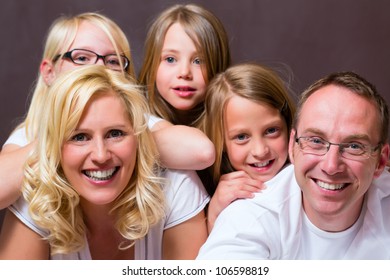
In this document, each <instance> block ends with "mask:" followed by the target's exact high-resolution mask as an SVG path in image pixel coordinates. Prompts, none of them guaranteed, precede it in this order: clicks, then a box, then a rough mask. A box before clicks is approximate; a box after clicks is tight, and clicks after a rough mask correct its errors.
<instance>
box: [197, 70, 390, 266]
mask: <svg viewBox="0 0 390 280" xmlns="http://www.w3.org/2000/svg"><path fill="white" fill-rule="evenodd" d="M388 127H389V111H388V107H387V105H386V102H385V100H384V99H383V98H382V97H381V96H380V95H379V94H378V93H377V92H376V89H375V88H374V86H373V85H371V84H370V83H369V82H367V81H366V80H365V79H363V78H362V77H360V76H358V75H356V74H355V73H352V72H341V73H334V74H331V75H329V76H327V77H325V78H323V79H321V80H319V81H317V82H315V83H314V84H313V85H312V86H310V87H309V88H308V89H307V90H306V91H305V92H304V93H303V94H302V97H301V100H300V102H299V104H298V111H297V114H296V118H295V120H294V123H293V129H292V131H291V135H290V144H289V155H290V160H291V163H292V165H290V166H288V167H286V168H285V169H284V170H282V171H281V172H280V173H279V174H278V175H277V176H276V177H274V178H273V179H271V180H270V181H268V182H266V185H267V188H266V189H265V190H264V191H263V192H262V193H259V194H256V197H255V198H253V199H247V200H238V201H237V202H234V203H232V204H231V205H230V206H229V207H227V208H226V209H225V210H224V211H223V212H222V213H221V214H220V216H219V217H218V219H217V221H216V223H215V226H214V229H213V231H212V232H211V234H210V236H209V239H208V240H207V242H206V243H205V245H204V246H203V247H202V248H201V250H200V253H199V256H198V259H390V219H389V214H390V173H389V172H388V171H384V172H383V170H384V169H385V167H386V162H387V160H388V157H389V144H388Z"/></svg>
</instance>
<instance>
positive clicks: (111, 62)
mask: <svg viewBox="0 0 390 280" xmlns="http://www.w3.org/2000/svg"><path fill="white" fill-rule="evenodd" d="M104 61H105V64H106V65H107V66H114V67H118V66H120V64H121V63H120V58H119V57H118V56H117V55H109V56H106V58H105V60H104Z"/></svg>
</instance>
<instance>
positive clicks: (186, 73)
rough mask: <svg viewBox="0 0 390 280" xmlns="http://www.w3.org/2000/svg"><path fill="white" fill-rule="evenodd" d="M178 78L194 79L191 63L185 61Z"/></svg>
mask: <svg viewBox="0 0 390 280" xmlns="http://www.w3.org/2000/svg"><path fill="white" fill-rule="evenodd" d="M178 78H179V79H184V80H190V79H192V72H191V65H190V63H189V62H186V61H183V62H181V63H180V66H179V72H178Z"/></svg>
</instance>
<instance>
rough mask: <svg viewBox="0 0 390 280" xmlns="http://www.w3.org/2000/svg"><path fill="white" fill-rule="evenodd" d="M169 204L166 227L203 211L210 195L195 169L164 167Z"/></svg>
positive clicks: (163, 174)
mask: <svg viewBox="0 0 390 280" xmlns="http://www.w3.org/2000/svg"><path fill="white" fill-rule="evenodd" d="M161 176H162V177H164V178H165V180H166V183H165V185H164V193H165V199H166V205H167V213H166V216H167V221H166V227H165V228H168V227H172V226H174V225H177V224H179V223H181V222H183V221H186V220H188V219H190V218H192V217H194V216H195V215H197V214H198V213H199V212H200V211H202V210H203V209H204V208H205V207H206V205H207V203H208V202H209V201H210V197H209V195H208V194H207V192H206V190H205V188H204V187H203V185H202V182H201V181H200V179H199V177H198V175H197V174H196V172H195V171H187V170H173V169H164V170H163V171H162V173H161Z"/></svg>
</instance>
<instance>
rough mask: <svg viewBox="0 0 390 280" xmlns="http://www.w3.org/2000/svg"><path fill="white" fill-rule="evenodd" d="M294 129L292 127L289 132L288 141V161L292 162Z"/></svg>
mask: <svg viewBox="0 0 390 280" xmlns="http://www.w3.org/2000/svg"><path fill="white" fill-rule="evenodd" d="M296 133H297V132H296V130H295V129H294V128H293V129H291V132H290V141H289V142H288V155H289V156H290V162H291V163H292V164H294V145H295V135H296Z"/></svg>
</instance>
